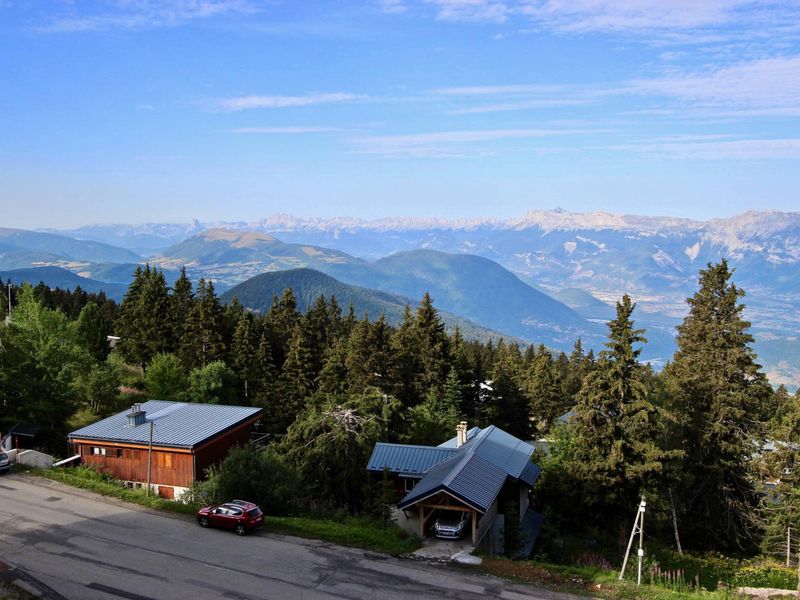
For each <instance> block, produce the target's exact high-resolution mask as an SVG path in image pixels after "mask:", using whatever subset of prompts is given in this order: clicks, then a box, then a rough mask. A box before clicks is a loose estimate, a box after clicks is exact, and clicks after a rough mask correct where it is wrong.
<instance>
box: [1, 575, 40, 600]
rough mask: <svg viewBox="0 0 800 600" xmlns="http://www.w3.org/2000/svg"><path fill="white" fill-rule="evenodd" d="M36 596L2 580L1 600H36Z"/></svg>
mask: <svg viewBox="0 0 800 600" xmlns="http://www.w3.org/2000/svg"><path fill="white" fill-rule="evenodd" d="M35 599H36V596H34V595H33V594H29V593H28V592H26V591H25V590H23V589H22V588H21V587H18V586H17V585H15V584H14V583H13V582H11V581H7V580H4V579H0V600H35Z"/></svg>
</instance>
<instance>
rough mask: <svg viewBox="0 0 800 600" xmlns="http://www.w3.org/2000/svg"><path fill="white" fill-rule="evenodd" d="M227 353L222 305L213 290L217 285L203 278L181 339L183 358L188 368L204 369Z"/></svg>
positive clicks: (198, 286) (198, 285)
mask: <svg viewBox="0 0 800 600" xmlns="http://www.w3.org/2000/svg"><path fill="white" fill-rule="evenodd" d="M224 352H225V343H224V341H223V336H222V307H221V306H220V304H219V301H218V300H217V296H216V294H215V293H214V284H213V283H212V282H211V281H206V280H205V279H201V280H200V281H199V283H198V284H197V297H196V298H195V300H194V302H193V304H192V308H191V310H190V311H189V317H188V319H187V321H186V330H185V333H184V336H183V340H182V341H181V359H182V360H183V362H184V364H185V365H186V367H187V368H189V369H192V368H195V367H199V368H203V367H205V366H206V365H208V364H210V363H212V362H214V361H217V360H221V359H222V358H223V356H224Z"/></svg>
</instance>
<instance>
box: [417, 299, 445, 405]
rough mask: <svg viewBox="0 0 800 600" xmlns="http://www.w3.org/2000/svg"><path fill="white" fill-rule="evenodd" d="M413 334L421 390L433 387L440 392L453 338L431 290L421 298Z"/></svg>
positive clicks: (418, 384) (418, 385)
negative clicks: (436, 305)
mask: <svg viewBox="0 0 800 600" xmlns="http://www.w3.org/2000/svg"><path fill="white" fill-rule="evenodd" d="M414 337H415V338H416V340H415V341H416V347H415V350H416V352H417V356H418V360H419V366H420V373H419V375H418V383H417V387H418V389H419V390H430V389H432V388H433V389H436V390H437V391H439V392H441V390H442V388H443V387H444V381H445V379H446V377H447V373H448V372H449V370H450V340H449V338H448V336H447V333H445V330H444V323H443V322H442V319H441V318H440V317H439V313H437V312H436V309H435V308H434V307H433V300H432V299H431V296H430V294H428V293H426V294H425V295H424V296H423V297H422V302H421V303H420V305H419V308H417V312H416V315H415V318H414Z"/></svg>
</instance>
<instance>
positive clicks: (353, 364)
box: [345, 315, 392, 394]
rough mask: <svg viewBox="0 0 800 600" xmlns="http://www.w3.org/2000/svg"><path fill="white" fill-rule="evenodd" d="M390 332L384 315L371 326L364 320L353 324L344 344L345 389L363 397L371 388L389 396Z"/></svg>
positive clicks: (390, 369)
mask: <svg viewBox="0 0 800 600" xmlns="http://www.w3.org/2000/svg"><path fill="white" fill-rule="evenodd" d="M391 344H392V332H391V328H390V326H389V325H388V324H387V323H386V319H385V317H384V316H383V315H381V316H380V317H378V320H377V321H375V322H374V323H370V322H369V320H368V319H367V317H366V316H365V317H364V319H363V320H361V321H359V322H358V323H356V325H355V326H354V327H353V331H352V333H351V335H350V338H349V340H348V344H347V356H346V358H345V365H346V367H347V387H348V388H349V390H350V391H351V392H352V393H356V394H359V393H363V392H364V391H365V390H366V389H368V388H371V387H374V388H379V389H381V390H383V391H384V392H385V393H390V392H391V385H390V378H391V373H392V345H391Z"/></svg>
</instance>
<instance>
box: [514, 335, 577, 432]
mask: <svg viewBox="0 0 800 600" xmlns="http://www.w3.org/2000/svg"><path fill="white" fill-rule="evenodd" d="M526 375H527V376H526V377H525V379H524V381H525V384H524V386H525V393H526V395H527V396H528V398H529V401H530V411H531V416H532V417H533V419H534V420H535V422H536V423H537V428H538V429H539V432H540V433H544V432H547V431H549V430H550V426H551V425H552V423H553V421H554V420H555V419H556V418H558V417H560V416H561V415H562V414H564V413H565V412H566V410H567V409H568V407H569V402H565V400H564V396H563V390H562V388H561V382H560V381H559V376H558V371H557V368H556V364H555V361H553V356H552V355H551V354H550V352H549V351H548V350H547V349H546V348H545V347H544V346H541V347H540V348H539V351H538V352H537V353H536V357H535V358H534V359H533V362H532V364H531V365H530V367H529V370H528V373H527V374H526Z"/></svg>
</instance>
